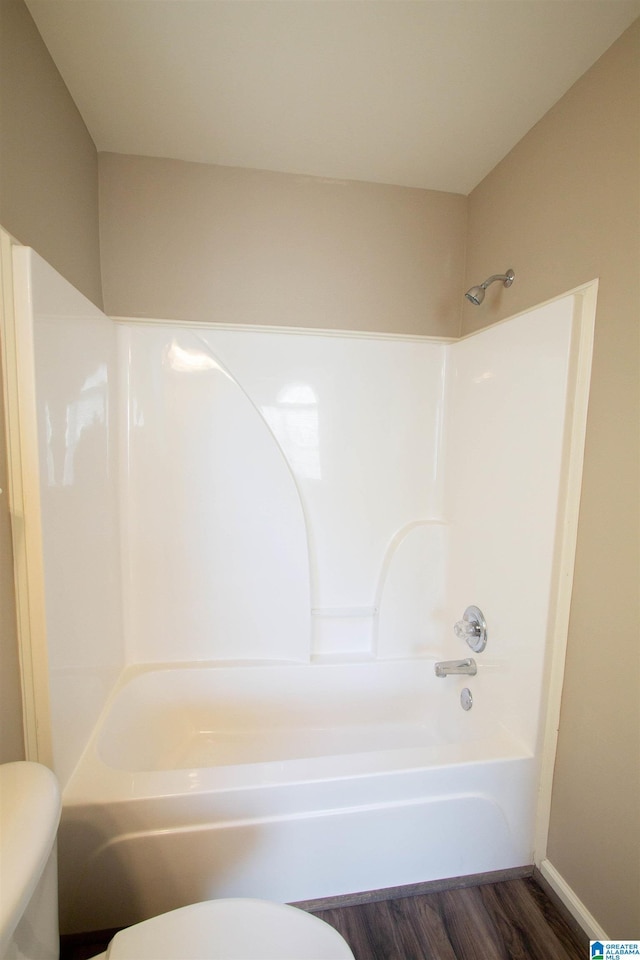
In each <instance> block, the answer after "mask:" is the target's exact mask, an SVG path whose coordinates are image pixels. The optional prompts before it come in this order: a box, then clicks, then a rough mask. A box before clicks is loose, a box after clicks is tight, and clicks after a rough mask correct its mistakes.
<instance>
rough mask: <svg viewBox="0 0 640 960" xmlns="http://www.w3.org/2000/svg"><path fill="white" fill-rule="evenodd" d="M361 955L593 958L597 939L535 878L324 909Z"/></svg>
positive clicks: (396, 958)
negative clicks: (581, 929)
mask: <svg viewBox="0 0 640 960" xmlns="http://www.w3.org/2000/svg"><path fill="white" fill-rule="evenodd" d="M316 916H318V917H321V918H322V919H323V920H326V921H327V922H328V923H330V924H331V925H332V926H334V927H335V928H336V929H337V930H338V931H339V932H340V933H341V934H342V936H343V937H344V938H345V940H346V941H347V942H348V944H349V946H350V947H351V950H352V951H353V954H354V956H355V958H356V960H586V957H587V956H588V954H589V941H588V939H587V937H586V936H585V935H584V934H581V933H578V932H576V931H575V929H574V925H573V924H570V923H569V922H568V921H567V919H565V916H564V915H563V914H561V913H560V911H559V909H558V908H557V907H556V906H555V905H554V904H553V903H551V901H550V900H549V899H548V897H547V896H546V894H545V893H544V892H543V891H542V890H541V889H540V887H539V886H538V885H537V883H536V882H535V880H534V879H533V878H532V877H526V878H523V879H519V880H507V881H503V882H502V883H487V884H483V885H482V886H473V887H465V888H463V889H457V890H444V891H441V892H438V893H427V894H422V895H420V896H415V897H403V898H402V899H394V900H383V901H381V902H378V903H366V904H360V905H358V906H354V907H340V908H337V909H332V910H322V911H317V912H316Z"/></svg>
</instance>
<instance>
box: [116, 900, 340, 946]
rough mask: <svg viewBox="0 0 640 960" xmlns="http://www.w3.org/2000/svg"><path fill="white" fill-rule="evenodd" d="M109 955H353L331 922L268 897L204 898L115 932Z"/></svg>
mask: <svg viewBox="0 0 640 960" xmlns="http://www.w3.org/2000/svg"><path fill="white" fill-rule="evenodd" d="M105 956H106V957H107V958H108V960H354V956H353V954H352V952H351V950H350V949H349V947H348V946H347V944H346V942H345V941H344V940H343V939H342V937H341V936H340V934H339V933H338V932H337V931H336V930H334V928H333V927H331V926H329V924H328V923H325V922H324V920H320V919H319V918H318V917H314V916H313V915H312V914H310V913H305V912H304V910H299V909H297V908H296V907H290V906H287V905H285V904H282V903H271V902H269V901H266V900H251V899H231V900H206V901H204V902H202V903H193V904H191V905H190V906H188V907H180V908H179V909H178V910H172V911H170V912H169V913H163V914H161V915H160V916H159V917H153V918H152V919H151V920H144V921H143V922H142V923H136V924H135V925H134V926H132V927H128V928H127V929H126V930H121V931H120V933H117V934H116V935H115V937H114V938H113V940H112V941H111V943H110V944H109V947H108V949H107V952H106V954H105Z"/></svg>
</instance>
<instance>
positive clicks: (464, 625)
mask: <svg viewBox="0 0 640 960" xmlns="http://www.w3.org/2000/svg"><path fill="white" fill-rule="evenodd" d="M453 632H454V633H455V635H456V637H458V638H459V639H460V640H465V641H466V643H467V644H468V645H469V646H470V647H471V649H472V650H473V652H474V653H482V651H483V650H484V648H485V647H486V645H487V624H486V621H485V619H484V614H483V613H482V610H481V609H480V608H479V607H475V606H471V607H467V609H466V610H465V612H464V614H463V616H462V620H458V622H457V623H456V624H454V627H453Z"/></svg>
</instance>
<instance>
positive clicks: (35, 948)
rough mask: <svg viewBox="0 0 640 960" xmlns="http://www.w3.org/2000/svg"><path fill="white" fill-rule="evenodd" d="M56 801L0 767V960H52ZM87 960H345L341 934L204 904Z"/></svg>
mask: <svg viewBox="0 0 640 960" xmlns="http://www.w3.org/2000/svg"><path fill="white" fill-rule="evenodd" d="M60 810H61V800H60V791H59V789H58V784H57V781H56V779H55V776H54V775H53V773H51V771H50V770H48V769H47V768H46V767H44V766H42V765H41V764H38V763H31V762H29V761H19V762H16V763H7V764H2V765H0V890H1V891H2V896H1V897H0V960H57V958H58V956H59V937H58V915H57V907H58V899H57V898H58V887H57V875H56V832H57V829H58V824H59V821H60ZM94 960H354V956H353V954H352V952H351V950H350V949H349V947H348V946H347V943H346V942H345V941H344V940H343V939H342V937H341V936H340V934H339V933H338V932H337V931H336V930H334V929H333V927H331V926H329V924H328V923H325V922H324V921H323V920H320V919H318V917H314V916H313V915H312V914H309V913H305V912H304V911H303V910H299V909H297V908H295V907H290V906H287V905H286V904H282V903H271V902H268V901H265V900H251V899H230V900H207V901H204V902H202V903H193V904H191V905H190V906H187V907H180V908H179V909H178V910H172V911H170V912H169V913H164V914H162V915H161V916H158V917H153V918H152V919H151V920H144V921H142V923H137V924H134V925H133V926H132V927H128V928H127V929H125V930H121V931H120V932H119V933H117V934H116V935H115V937H114V938H113V940H112V941H111V943H110V944H109V946H108V948H107V950H106V952H105V953H103V954H100V956H99V957H96V958H94Z"/></svg>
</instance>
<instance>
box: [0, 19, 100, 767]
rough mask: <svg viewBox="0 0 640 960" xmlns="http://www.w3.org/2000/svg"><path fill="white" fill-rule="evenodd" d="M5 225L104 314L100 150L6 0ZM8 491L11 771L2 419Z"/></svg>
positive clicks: (33, 34)
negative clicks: (100, 230)
mask: <svg viewBox="0 0 640 960" xmlns="http://www.w3.org/2000/svg"><path fill="white" fill-rule="evenodd" d="M0 224H1V225H2V226H3V227H4V228H5V229H6V230H8V231H9V232H10V233H12V234H13V236H14V237H16V238H17V239H18V240H20V241H21V242H22V243H25V244H28V245H29V246H32V247H35V249H36V250H37V251H38V252H39V253H41V254H42V256H43V257H45V259H47V260H48V261H49V262H50V263H51V264H52V265H53V266H54V267H56V269H57V270H59V271H60V273H62V274H64V276H66V277H67V278H68V279H69V280H70V281H71V282H72V283H73V284H74V285H75V286H76V287H78V289H80V290H81V291H82V292H83V293H85V294H86V296H88V297H89V298H90V299H91V300H93V301H94V302H95V303H97V304H98V305H100V304H101V301H102V293H101V283H100V258H99V234H98V179H97V154H96V150H95V147H94V145H93V141H92V140H91V137H90V136H89V134H88V133H87V130H86V127H85V126H84V123H83V122H82V119H81V117H80V114H79V113H78V111H77V109H76V106H75V104H74V103H73V101H72V99H71V97H70V95H69V93H68V91H67V88H66V87H65V85H64V83H63V82H62V79H61V77H60V75H59V73H58V71H57V69H56V67H55V66H54V64H53V61H52V60H51V57H50V56H49V54H48V52H47V49H46V47H45V45H44V43H43V42H42V40H41V38H40V34H39V33H38V31H37V30H36V27H35V25H34V23H33V20H32V19H31V16H30V14H29V12H28V10H27V8H26V6H25V5H24V3H23V2H22V0H0ZM0 387H1V384H0ZM1 404H2V393H1V391H0V406H1ZM0 487H2V489H3V490H4V491H5V493H4V494H2V495H1V496H0V611H1V616H0V704H1V707H0V762H4V761H8V760H13V759H16V758H19V757H21V756H22V755H23V744H22V712H21V704H20V682H19V674H18V653H17V645H16V632H15V606H14V597H13V572H12V568H13V560H12V552H11V535H10V526H9V514H8V508H7V496H6V489H7V477H6V444H5V437H4V413H3V411H2V410H1V409H0Z"/></svg>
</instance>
